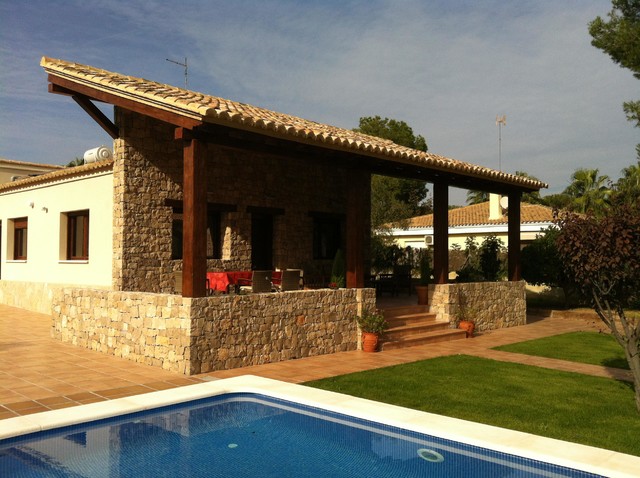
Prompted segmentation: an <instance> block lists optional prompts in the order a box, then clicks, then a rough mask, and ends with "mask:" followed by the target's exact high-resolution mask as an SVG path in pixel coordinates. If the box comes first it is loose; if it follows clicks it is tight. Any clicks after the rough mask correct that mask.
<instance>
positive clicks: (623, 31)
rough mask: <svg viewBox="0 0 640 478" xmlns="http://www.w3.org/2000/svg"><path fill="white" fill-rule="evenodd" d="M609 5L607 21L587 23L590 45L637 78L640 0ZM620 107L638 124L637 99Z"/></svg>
mask: <svg viewBox="0 0 640 478" xmlns="http://www.w3.org/2000/svg"><path fill="white" fill-rule="evenodd" d="M611 5H612V8H611V11H610V12H609V15H608V16H609V20H608V21H606V20H603V19H602V18H601V17H597V18H596V19H595V20H593V21H592V22H591V23H589V33H590V34H591V36H592V37H593V40H592V41H591V44H592V45H593V46H595V47H596V48H599V49H601V50H602V51H604V52H605V53H607V54H608V55H609V56H610V57H611V59H612V60H613V61H614V62H615V63H617V64H619V65H620V66H621V67H623V68H628V69H629V70H631V71H632V72H633V76H635V77H636V78H638V79H640V0H612V1H611ZM623 109H624V112H625V113H626V115H627V119H628V120H629V121H632V122H635V125H636V127H640V101H627V102H625V103H624V104H623Z"/></svg>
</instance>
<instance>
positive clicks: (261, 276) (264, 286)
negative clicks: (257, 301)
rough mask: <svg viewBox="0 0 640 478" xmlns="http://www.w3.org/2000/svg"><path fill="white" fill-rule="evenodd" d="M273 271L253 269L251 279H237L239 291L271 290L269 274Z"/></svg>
mask: <svg viewBox="0 0 640 478" xmlns="http://www.w3.org/2000/svg"><path fill="white" fill-rule="evenodd" d="M272 275H273V271H253V273H252V274H251V279H238V285H239V286H240V290H241V291H248V292H271V290H272V288H273V285H272V283H271V276H272Z"/></svg>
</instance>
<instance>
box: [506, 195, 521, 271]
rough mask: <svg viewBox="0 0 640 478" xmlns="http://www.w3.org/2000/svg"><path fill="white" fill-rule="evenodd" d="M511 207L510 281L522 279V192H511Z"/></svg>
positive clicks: (509, 232) (508, 222) (509, 236)
mask: <svg viewBox="0 0 640 478" xmlns="http://www.w3.org/2000/svg"><path fill="white" fill-rule="evenodd" d="M508 198H509V209H508V212H507V214H508V218H507V224H508V226H507V229H508V236H507V237H508V240H509V250H508V256H507V263H508V266H507V267H508V274H509V280H510V281H519V280H521V279H522V274H521V266H520V220H521V218H520V204H521V194H520V193H512V194H509V196H508Z"/></svg>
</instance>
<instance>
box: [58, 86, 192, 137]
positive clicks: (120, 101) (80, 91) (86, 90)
mask: <svg viewBox="0 0 640 478" xmlns="http://www.w3.org/2000/svg"><path fill="white" fill-rule="evenodd" d="M48 80H49V82H50V83H51V84H52V85H54V87H53V90H54V91H52V92H53V93H61V94H70V93H71V94H72V95H83V96H86V97H87V98H90V99H92V100H98V101H103V102H105V103H109V104H112V105H115V106H119V107H121V108H124V109H126V110H129V111H134V112H136V113H139V114H141V115H145V116H150V117H151V118H156V119H158V120H160V121H164V122H166V123H169V124H173V125H176V126H181V127H183V128H189V129H191V128H195V127H196V126H198V125H199V124H201V123H202V121H200V120H199V119H196V118H190V117H188V116H184V115H182V114H180V113H174V112H172V111H168V110H165V109H161V108H157V107H154V106H150V105H147V104H144V103H140V102H139V101H138V100H136V99H129V98H125V97H123V96H120V95H117V94H114V93H108V92H106V91H102V90H98V89H96V88H92V87H90V86H86V85H81V84H79V83H75V82H73V81H70V80H68V79H66V78H61V77H59V76H56V75H53V74H51V73H49V76H48ZM50 91H51V89H50Z"/></svg>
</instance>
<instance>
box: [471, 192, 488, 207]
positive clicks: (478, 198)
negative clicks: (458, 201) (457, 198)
mask: <svg viewBox="0 0 640 478" xmlns="http://www.w3.org/2000/svg"><path fill="white" fill-rule="evenodd" d="M488 200H489V193H488V192H487V191H474V190H472V189H469V191H467V204H480V203H482V202H487V201H488Z"/></svg>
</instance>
